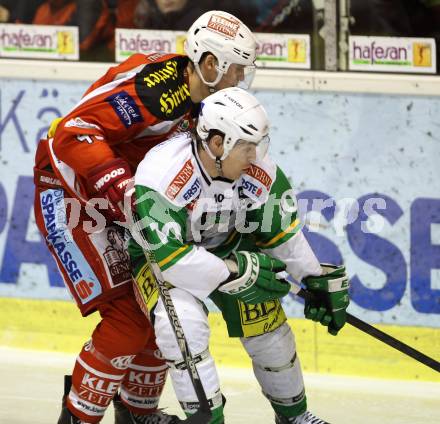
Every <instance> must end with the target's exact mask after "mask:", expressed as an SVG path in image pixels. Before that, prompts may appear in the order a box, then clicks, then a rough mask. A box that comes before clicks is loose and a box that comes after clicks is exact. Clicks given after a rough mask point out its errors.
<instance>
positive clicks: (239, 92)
mask: <svg viewBox="0 0 440 424" xmlns="http://www.w3.org/2000/svg"><path fill="white" fill-rule="evenodd" d="M210 130H217V131H220V132H222V133H223V134H224V139H223V147H224V152H223V155H222V157H220V158H216V157H215V156H214V155H213V154H212V152H211V150H210V149H209V146H208V144H207V139H208V136H209V131H210ZM197 134H198V135H199V137H200V138H201V140H202V144H203V147H204V149H205V150H206V151H207V152H208V154H209V155H210V157H211V158H212V159H219V160H224V159H226V158H227V156H228V155H229V152H230V151H231V150H232V149H233V148H234V146H235V145H236V143H237V142H239V141H244V142H248V143H254V144H256V146H257V159H258V160H261V159H262V158H263V157H264V156H265V155H266V153H267V149H268V147H269V135H268V134H269V118H268V116H267V113H266V111H265V109H264V108H263V106H262V105H261V104H260V102H259V101H258V100H257V99H256V97H255V96H253V95H252V94H250V93H249V92H247V91H245V90H243V89H241V88H238V87H230V88H225V89H223V90H219V91H217V92H216V93H214V94H211V95H210V96H208V97H207V98H206V99H205V100H203V101H202V103H201V110H200V114H199V119H198V123H197Z"/></svg>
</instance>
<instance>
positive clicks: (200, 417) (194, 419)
mask: <svg viewBox="0 0 440 424" xmlns="http://www.w3.org/2000/svg"><path fill="white" fill-rule="evenodd" d="M131 219H132V221H134V222H131V223H130V224H131V225H130V230H133V231H132V235H133V237H134V238H135V240H136V241H137V242H138V243H139V244H140V245H141V247H142V249H143V251H144V254H145V257H146V259H147V262H148V265H149V267H150V269H151V271H152V273H153V276H154V278H155V280H156V283H157V287H158V288H159V295H160V298H161V299H162V302H163V304H164V307H165V311H166V313H167V315H168V319H169V320H170V324H171V327H172V328H173V332H174V335H175V336H176V340H177V344H178V346H179V349H180V353H181V354H182V358H183V360H184V362H185V365H186V369H187V370H188V373H189V377H190V379H191V383H192V385H193V387H194V391H195V392H196V396H197V399H198V401H199V405H200V407H199V409H198V410H197V411H196V413H195V414H193V415H191V416H189V417H188V418H187V419H185V420H183V422H186V423H190V424H207V423H208V422H209V421H210V420H211V418H212V412H211V408H210V406H209V401H208V399H207V397H206V393H205V390H204V388H203V385H202V381H201V379H200V376H199V373H198V371H197V368H196V364H195V362H194V359H193V357H192V355H191V351H190V349H189V346H188V342H187V340H186V337H185V333H184V331H183V328H182V325H181V324H180V320H179V317H178V316H177V312H176V309H175V307H174V304H173V300H172V299H171V296H170V291H169V289H168V287H167V283H166V281H165V280H164V278H163V275H162V272H161V270H160V267H159V265H158V264H157V262H156V258H155V256H154V252H153V250H152V249H151V246H150V244H149V242H148V240H147V239H146V238H145V237H144V235H143V233H142V229H141V228H140V225H139V221H138V220H137V219H136V215H135V214H133V215H132V216H131ZM134 234H137V235H138V237H135V236H134Z"/></svg>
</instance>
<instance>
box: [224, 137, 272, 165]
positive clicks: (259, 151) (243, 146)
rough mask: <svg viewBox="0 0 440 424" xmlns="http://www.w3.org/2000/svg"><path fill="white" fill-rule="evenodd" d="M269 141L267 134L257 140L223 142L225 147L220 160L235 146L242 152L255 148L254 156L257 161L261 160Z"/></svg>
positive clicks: (246, 152) (245, 152)
mask: <svg viewBox="0 0 440 424" xmlns="http://www.w3.org/2000/svg"><path fill="white" fill-rule="evenodd" d="M269 143H270V137H269V136H268V135H265V136H263V138H261V139H260V140H259V141H258V142H254V141H248V140H237V141H236V142H235V143H224V147H225V149H224V152H223V155H222V157H221V158H220V160H225V159H226V158H227V157H228V156H229V154H230V153H231V151H232V150H233V149H235V148H238V149H240V150H242V154H248V150H249V149H251V150H252V149H254V148H255V158H256V160H257V161H261V160H263V158H264V157H265V156H266V154H267V150H268V149H269ZM228 144H229V146H228Z"/></svg>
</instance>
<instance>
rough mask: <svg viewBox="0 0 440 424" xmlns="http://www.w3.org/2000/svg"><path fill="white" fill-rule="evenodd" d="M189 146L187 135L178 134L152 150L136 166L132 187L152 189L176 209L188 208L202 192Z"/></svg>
mask: <svg viewBox="0 0 440 424" xmlns="http://www.w3.org/2000/svg"><path fill="white" fill-rule="evenodd" d="M191 144H192V138H191V134H190V133H179V134H177V135H176V136H175V137H172V138H170V139H168V140H167V141H164V142H162V143H160V144H158V145H157V146H155V147H154V148H153V149H151V150H150V151H149V152H148V153H147V154H146V155H145V158H144V159H143V160H142V162H141V163H140V164H139V166H138V168H137V171H136V175H135V184H137V185H143V186H146V187H149V188H152V189H153V190H155V191H157V192H159V193H161V194H162V195H163V196H164V197H165V198H166V199H167V200H168V201H170V202H171V203H173V204H174V205H176V206H180V207H184V206H186V205H188V204H190V203H191V202H192V201H193V200H195V199H196V198H197V197H198V196H199V195H200V192H201V189H202V184H201V179H200V175H199V171H198V168H197V167H196V166H194V163H195V158H194V155H193V153H192V148H191Z"/></svg>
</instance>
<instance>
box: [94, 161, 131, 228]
mask: <svg viewBox="0 0 440 424" xmlns="http://www.w3.org/2000/svg"><path fill="white" fill-rule="evenodd" d="M87 178H88V182H89V186H90V187H91V190H92V192H94V193H96V194H97V195H98V196H99V197H103V198H104V199H106V200H107V201H108V210H107V212H106V215H107V216H108V217H109V218H110V219H111V220H112V221H125V216H124V212H123V210H122V209H121V205H122V206H123V203H124V193H125V189H126V187H127V185H128V184H129V183H130V182H131V181H132V174H131V170H130V166H129V165H128V163H127V162H126V161H125V160H123V159H114V160H112V161H110V162H107V163H105V164H103V165H100V166H97V167H96V168H94V169H92V171H90V172H89V174H88V175H87Z"/></svg>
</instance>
